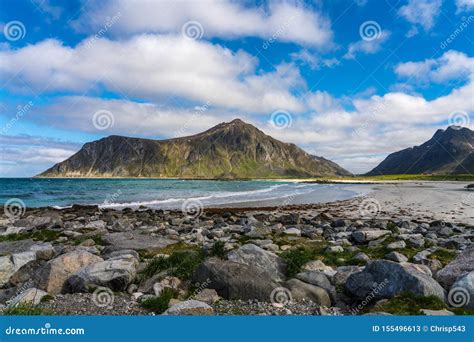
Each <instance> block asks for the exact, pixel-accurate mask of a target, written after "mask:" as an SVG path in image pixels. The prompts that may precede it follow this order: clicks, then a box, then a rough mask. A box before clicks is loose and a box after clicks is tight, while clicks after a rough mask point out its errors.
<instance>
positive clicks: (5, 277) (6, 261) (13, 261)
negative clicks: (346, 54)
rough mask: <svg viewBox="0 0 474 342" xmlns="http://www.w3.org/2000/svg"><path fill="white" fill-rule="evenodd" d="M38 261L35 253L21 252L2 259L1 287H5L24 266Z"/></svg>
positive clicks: (0, 269)
mask: <svg viewBox="0 0 474 342" xmlns="http://www.w3.org/2000/svg"><path fill="white" fill-rule="evenodd" d="M35 259H36V253H35V252H31V251H30V252H21V253H15V254H12V255H10V256H3V257H0V286H4V285H5V284H7V283H8V282H9V281H10V278H11V277H12V276H13V275H14V274H15V272H16V271H18V270H19V269H20V268H21V267H22V266H23V265H25V264H26V263H28V262H29V261H32V260H35Z"/></svg>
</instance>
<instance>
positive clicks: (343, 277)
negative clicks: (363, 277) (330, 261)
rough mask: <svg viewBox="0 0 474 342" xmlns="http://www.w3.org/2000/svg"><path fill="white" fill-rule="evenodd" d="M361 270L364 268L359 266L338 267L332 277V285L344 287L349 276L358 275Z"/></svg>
mask: <svg viewBox="0 0 474 342" xmlns="http://www.w3.org/2000/svg"><path fill="white" fill-rule="evenodd" d="M363 269H364V268H363V267H360V266H339V267H338V268H337V269H336V274H335V275H334V277H333V283H334V285H339V286H340V285H344V284H345V283H346V281H347V278H349V276H350V275H351V274H353V273H358V272H360V271H362V270H363Z"/></svg>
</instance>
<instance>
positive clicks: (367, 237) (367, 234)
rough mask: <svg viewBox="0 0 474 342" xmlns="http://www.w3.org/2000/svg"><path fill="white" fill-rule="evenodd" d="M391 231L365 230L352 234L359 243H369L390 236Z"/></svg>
mask: <svg viewBox="0 0 474 342" xmlns="http://www.w3.org/2000/svg"><path fill="white" fill-rule="evenodd" d="M390 233H391V231H390V230H383V229H372V230H368V229H364V230H356V231H353V232H352V238H353V239H354V240H355V241H356V242H357V243H367V242H369V241H372V240H377V239H379V238H381V237H382V236H385V235H388V234H390Z"/></svg>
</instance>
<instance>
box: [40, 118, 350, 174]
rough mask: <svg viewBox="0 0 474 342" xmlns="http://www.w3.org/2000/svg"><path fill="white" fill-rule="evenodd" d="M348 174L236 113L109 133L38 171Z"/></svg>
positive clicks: (68, 172)
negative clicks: (207, 125) (220, 119)
mask: <svg viewBox="0 0 474 342" xmlns="http://www.w3.org/2000/svg"><path fill="white" fill-rule="evenodd" d="M336 175H341V176H342V175H344V176H345V175H350V173H349V172H348V171H346V170H344V169H343V168H341V167H340V166H339V165H337V164H335V163H333V162H331V161H329V160H326V159H324V158H322V157H315V156H312V155H310V154H308V153H306V152H305V151H303V150H302V149H301V148H299V147H297V146H296V145H294V144H287V143H283V142H281V141H278V140H276V139H274V138H272V137H270V136H268V135H266V134H265V133H263V132H262V131H260V130H259V129H257V128H256V127H254V126H252V125H250V124H248V123H245V122H243V121H242V120H239V119H235V120H233V121H231V122H228V123H226V122H224V123H221V124H219V125H217V126H215V127H213V128H211V129H209V130H207V131H205V132H203V133H199V134H196V135H193V136H188V137H183V138H175V139H168V140H150V139H139V138H129V137H123V136H116V135H113V136H109V137H106V138H103V139H100V140H97V141H93V142H90V143H86V144H85V145H84V146H83V147H82V148H81V149H80V150H79V152H77V153H76V154H74V155H73V156H71V157H70V158H68V159H66V160H65V161H63V162H60V163H58V164H56V165H54V166H53V167H51V168H50V169H48V170H46V171H45V172H43V173H41V174H39V175H38V176H39V177H177V178H206V179H212V178H226V179H233V178H278V177H285V178H290V177H294V178H298V177H315V176H336Z"/></svg>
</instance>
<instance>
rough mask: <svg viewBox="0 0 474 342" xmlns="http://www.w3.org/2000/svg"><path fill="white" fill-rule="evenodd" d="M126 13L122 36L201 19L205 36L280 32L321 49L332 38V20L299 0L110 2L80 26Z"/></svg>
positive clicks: (119, 29) (177, 28)
mask: <svg viewBox="0 0 474 342" xmlns="http://www.w3.org/2000/svg"><path fill="white" fill-rule="evenodd" d="M117 13H120V14H121V18H120V20H118V21H117V22H116V23H115V24H114V25H113V27H111V31H112V32H113V33H116V34H120V35H130V34H137V33H150V32H154V33H170V32H171V33H180V32H181V29H182V26H183V24H185V23H186V22H188V21H197V22H199V23H200V24H201V25H202V28H203V33H204V35H203V37H204V38H205V39H209V38H212V37H224V38H238V37H260V38H262V39H264V40H266V39H269V38H271V37H272V36H277V39H278V40H280V41H283V42H294V43H297V44H302V45H310V46H315V47H324V46H327V44H329V43H330V42H331V40H332V35H333V34H332V31H331V24H330V21H329V20H328V19H327V18H326V17H324V16H323V15H322V14H321V13H320V12H318V11H317V10H314V9H311V8H310V7H308V6H306V5H304V4H303V3H302V2H299V1H296V2H295V1H291V2H290V1H276V2H270V3H269V4H268V5H262V6H259V7H250V6H245V5H244V4H243V3H239V2H235V1H230V0H208V1H205V2H202V1H201V2H199V1H171V0H168V1H147V0H139V1H132V2H131V1H127V0H119V1H105V2H91V3H88V4H87V6H86V7H85V10H84V11H83V14H82V16H81V17H80V18H79V19H78V20H77V21H75V22H74V25H75V26H76V27H77V28H78V29H80V30H83V31H84V30H85V31H86V32H96V31H98V30H99V29H101V28H102V27H103V26H104V24H105V23H106V21H107V19H106V18H107V17H109V18H110V17H113V16H114V15H116V14H117Z"/></svg>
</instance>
